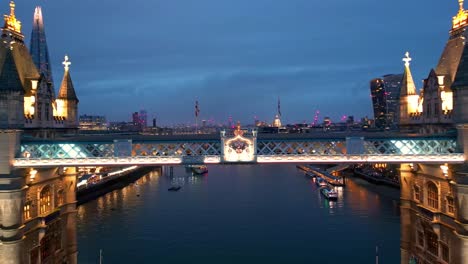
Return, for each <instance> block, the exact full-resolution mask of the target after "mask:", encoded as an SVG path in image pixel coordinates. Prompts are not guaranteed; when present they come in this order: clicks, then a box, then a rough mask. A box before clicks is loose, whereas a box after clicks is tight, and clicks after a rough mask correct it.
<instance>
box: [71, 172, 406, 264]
mask: <svg viewBox="0 0 468 264" xmlns="http://www.w3.org/2000/svg"><path fill="white" fill-rule="evenodd" d="M357 182H358V183H356V182H355V181H354V180H353V181H351V180H350V181H348V184H347V186H346V187H344V188H343V187H337V191H338V196H339V198H338V200H337V201H336V202H335V201H328V200H327V199H325V197H323V196H322V195H321V194H320V191H319V187H318V186H316V184H315V183H314V182H313V181H312V180H311V179H310V178H307V177H305V176H304V174H303V173H302V172H300V171H298V170H297V169H296V168H295V166H293V165H239V166H237V165H227V166H221V165H220V166H209V176H208V175H205V176H195V175H192V174H191V173H190V172H188V171H186V170H185V168H184V167H175V168H174V174H173V176H170V175H162V176H159V175H157V174H154V173H153V174H149V175H146V176H144V177H142V178H141V179H140V180H138V181H137V183H135V184H131V185H129V186H127V187H125V188H123V189H121V190H116V191H113V192H112V193H109V194H107V195H105V196H103V197H100V198H98V199H97V200H95V201H91V202H89V203H86V204H84V205H82V206H80V207H79V208H78V226H77V232H78V240H79V241H78V242H79V252H80V253H79V263H96V256H97V254H98V252H99V249H103V252H104V256H105V258H104V259H105V260H107V261H104V263H129V262H135V263H189V262H191V263H198V262H203V263H305V262H307V263H318V262H322V263H340V262H342V263H346V261H348V260H350V259H353V260H354V261H358V262H359V263H371V262H372V261H373V260H374V258H375V255H374V249H375V246H376V245H377V244H378V245H379V248H380V251H382V253H381V254H382V255H383V256H382V257H384V256H385V257H386V261H385V262H382V263H399V254H400V252H399V239H400V236H399V232H400V225H399V215H398V212H399V210H398V209H395V207H398V198H399V194H398V190H392V189H385V188H384V189H382V190H379V192H375V191H372V186H366V185H365V184H363V183H362V182H359V181H357ZM173 185H180V186H182V189H181V190H180V191H178V192H168V191H167V188H169V187H170V186H173ZM379 188H381V187H379ZM382 192H383V194H382ZM395 201H396V202H395ZM317 252H320V254H317ZM330 256H332V257H333V261H332V262H327V261H330ZM311 260H312V261H311Z"/></svg>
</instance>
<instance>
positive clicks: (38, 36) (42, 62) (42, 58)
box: [29, 6, 54, 91]
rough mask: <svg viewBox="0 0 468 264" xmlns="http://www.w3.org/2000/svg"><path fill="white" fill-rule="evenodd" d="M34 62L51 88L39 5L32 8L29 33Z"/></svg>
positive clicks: (47, 53)
mask: <svg viewBox="0 0 468 264" xmlns="http://www.w3.org/2000/svg"><path fill="white" fill-rule="evenodd" d="M29 51H30V53H31V56H32V59H33V61H34V64H35V65H36V67H37V69H38V70H39V73H40V74H41V75H43V76H44V78H45V79H46V80H47V83H49V85H50V86H49V87H50V88H51V90H52V91H54V89H53V79H52V69H51V66H50V59H49V50H48V48H47V40H46V35H45V29H44V20H43V18H42V10H41V7H39V6H38V7H36V9H35V10H34V19H33V27H32V33H31V45H30V49H29Z"/></svg>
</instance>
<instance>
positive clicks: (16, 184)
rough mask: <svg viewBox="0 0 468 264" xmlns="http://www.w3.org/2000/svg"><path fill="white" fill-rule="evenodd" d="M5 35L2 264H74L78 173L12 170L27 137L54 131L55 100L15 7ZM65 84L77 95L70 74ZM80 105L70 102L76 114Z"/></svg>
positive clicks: (1, 50) (1, 61)
mask: <svg viewBox="0 0 468 264" xmlns="http://www.w3.org/2000/svg"><path fill="white" fill-rule="evenodd" d="M36 12H37V9H36ZM1 31H2V34H1V42H0V43H1V44H0V256H1V257H0V262H1V263H7V264H19V263H26V264H27V263H76V262H77V247H76V223H75V221H76V220H75V219H76V190H75V186H76V169H75V168H52V169H37V168H28V169H18V168H14V167H13V165H12V164H13V160H14V158H15V157H16V155H18V153H20V140H21V135H22V134H23V133H29V134H31V135H33V136H43V134H44V133H46V134H47V130H49V129H54V128H56V127H55V123H54V122H52V121H51V120H52V118H51V117H52V111H49V110H51V109H52V108H53V105H54V104H55V102H54V100H55V98H53V93H52V92H51V95H50V96H49V97H47V96H43V95H44V92H45V91H44V90H43V88H44V87H49V86H48V85H45V86H44V85H41V83H45V84H47V82H46V80H47V78H46V77H45V76H44V74H42V75H40V74H39V72H38V69H37V68H36V66H35V64H34V62H33V60H32V58H31V56H30V54H29V51H28V50H27V48H26V46H25V44H24V42H23V40H24V36H23V35H22V33H21V22H20V21H19V20H18V19H17V18H16V16H15V3H14V2H13V1H12V2H10V14H9V15H6V16H5V24H4V26H3V28H2V29H1ZM64 81H65V85H66V86H67V87H66V88H67V89H66V90H67V91H70V89H71V90H73V86H72V84H71V79H70V77H69V75H68V73H66V74H65V77H64ZM70 86H71V88H69V87H70ZM41 87H42V88H41ZM73 93H74V90H73ZM74 97H75V99H76V95H74ZM67 99H70V96H69V95H68V96H67ZM73 103H74V105H73ZM77 103H78V102H77V99H76V100H75V102H72V108H71V109H72V111H75V112H74V113H76V104H77ZM45 121H50V122H45ZM25 154H27V153H25ZM28 157H29V156H28V155H26V156H25V158H28Z"/></svg>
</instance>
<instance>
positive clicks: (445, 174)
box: [440, 163, 449, 179]
mask: <svg viewBox="0 0 468 264" xmlns="http://www.w3.org/2000/svg"><path fill="white" fill-rule="evenodd" d="M440 169H441V170H442V175H444V177H445V179H448V169H449V167H448V165H447V163H445V164H444V165H440Z"/></svg>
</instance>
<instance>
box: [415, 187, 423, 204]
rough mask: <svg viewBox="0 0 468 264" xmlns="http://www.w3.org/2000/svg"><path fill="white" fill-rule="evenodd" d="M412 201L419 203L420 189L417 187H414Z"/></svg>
mask: <svg viewBox="0 0 468 264" xmlns="http://www.w3.org/2000/svg"><path fill="white" fill-rule="evenodd" d="M414 200H416V201H418V202H420V201H421V189H420V188H419V186H417V185H415V186H414Z"/></svg>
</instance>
